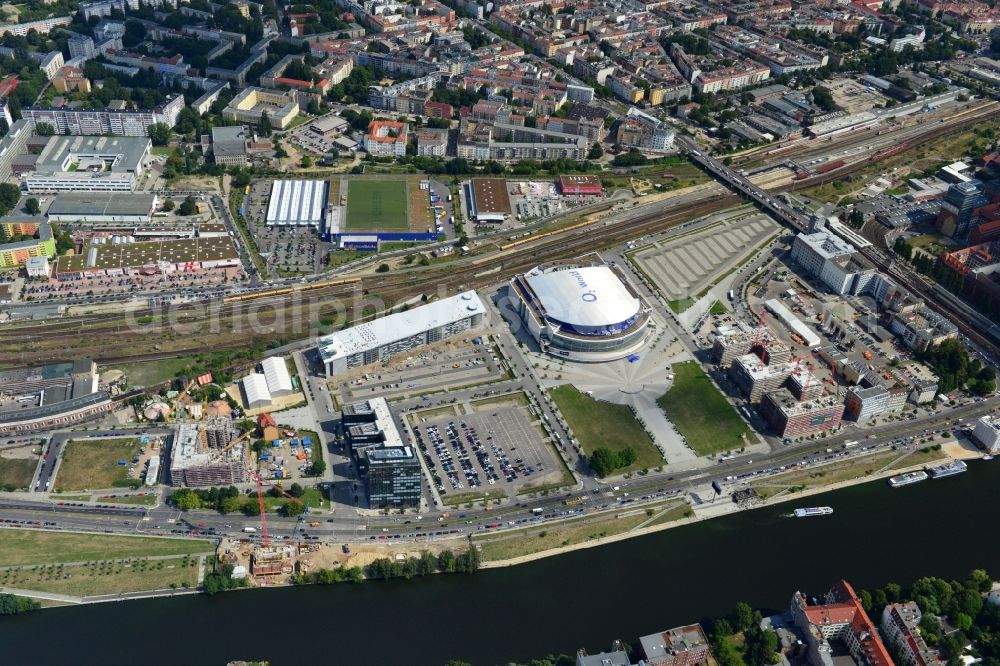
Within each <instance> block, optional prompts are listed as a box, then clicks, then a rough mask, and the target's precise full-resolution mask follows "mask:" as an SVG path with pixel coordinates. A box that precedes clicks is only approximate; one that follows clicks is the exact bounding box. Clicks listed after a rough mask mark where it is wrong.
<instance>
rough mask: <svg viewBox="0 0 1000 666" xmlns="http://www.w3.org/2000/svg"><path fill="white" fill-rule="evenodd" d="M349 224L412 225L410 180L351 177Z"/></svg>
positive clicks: (373, 226) (365, 226) (352, 226)
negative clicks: (408, 205)
mask: <svg viewBox="0 0 1000 666" xmlns="http://www.w3.org/2000/svg"><path fill="white" fill-rule="evenodd" d="M347 228H348V229H399V230H404V231H405V230H407V229H409V225H408V224H407V220H406V181H402V180H352V181H350V183H349V184H348V186H347Z"/></svg>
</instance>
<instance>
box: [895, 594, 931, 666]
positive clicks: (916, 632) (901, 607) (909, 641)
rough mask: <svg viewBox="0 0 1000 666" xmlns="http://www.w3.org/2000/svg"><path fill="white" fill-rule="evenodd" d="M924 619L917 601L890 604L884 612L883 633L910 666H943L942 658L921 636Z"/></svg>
mask: <svg viewBox="0 0 1000 666" xmlns="http://www.w3.org/2000/svg"><path fill="white" fill-rule="evenodd" d="M922 617H923V616H922V614H921V612H920V606H918V605H917V602H915V601H907V602H906V603H903V604H889V605H888V606H886V607H885V609H884V610H883V611H882V632H883V633H884V634H885V638H886V641H888V642H889V644H890V645H893V646H894V647H895V648H896V651H897V653H898V654H899V658H900V661H903V662H905V663H906V664H907V665H908V666H942V664H943V662H942V661H941V656H940V655H939V654H938V653H937V651H935V650H932V649H931V648H929V647H928V646H927V643H926V642H925V641H924V638H923V636H921V635H920V619H921V618H922Z"/></svg>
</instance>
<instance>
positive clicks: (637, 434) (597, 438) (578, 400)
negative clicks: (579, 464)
mask: <svg viewBox="0 0 1000 666" xmlns="http://www.w3.org/2000/svg"><path fill="white" fill-rule="evenodd" d="M549 395H550V396H552V399H553V400H554V401H555V403H556V406H558V407H559V411H560V412H561V413H562V415H563V418H565V419H566V422H567V423H569V427H570V428H571V429H572V430H573V434H574V435H575V437H576V440H577V441H578V442H579V443H580V447H581V448H583V450H584V452H585V453H587V454H588V455H589V454H590V453H592V452H593V451H594V449H597V448H600V447H602V446H603V447H605V448H607V449H610V450H611V451H612V452H613V453H617V452H619V451H621V450H622V449H624V448H626V447H629V446H630V447H632V448H633V449H634V450H635V452H636V454H638V457H637V459H636V461H635V464H633V465H631V466H630V467H625V468H622V469H619V470H616V471H615V474H624V473H625V472H632V471H635V470H640V469H647V468H650V467H659V466H660V465H662V464H663V456H662V455H660V451H659V449H657V448H656V446H654V445H653V440H652V439H651V438H650V436H649V435H648V434H647V433H646V431H645V430H643V428H642V426H641V425H640V424H639V422H638V421H637V420H636V418H635V416H634V415H633V414H632V410H630V409H629V408H628V407H626V406H625V405H614V404H612V403H610V402H603V401H601V400H594V399H593V398H591V397H590V396H588V395H586V394H584V393H580V391H578V390H577V389H576V387H575V386H571V385H569V384H564V385H562V386H557V387H556V388H553V389H550V390H549Z"/></svg>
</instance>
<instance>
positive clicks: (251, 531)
mask: <svg viewBox="0 0 1000 666" xmlns="http://www.w3.org/2000/svg"><path fill="white" fill-rule="evenodd" d="M243 531H244V532H246V533H247V534H256V533H257V528H256V527H244V528H243Z"/></svg>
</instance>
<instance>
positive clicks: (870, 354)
mask: <svg viewBox="0 0 1000 666" xmlns="http://www.w3.org/2000/svg"><path fill="white" fill-rule="evenodd" d="M861 355H862V356H864V357H865V360H867V361H870V360H872V353H871V352H870V351H868V350H867V349H866V350H864V351H863V352H861Z"/></svg>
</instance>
